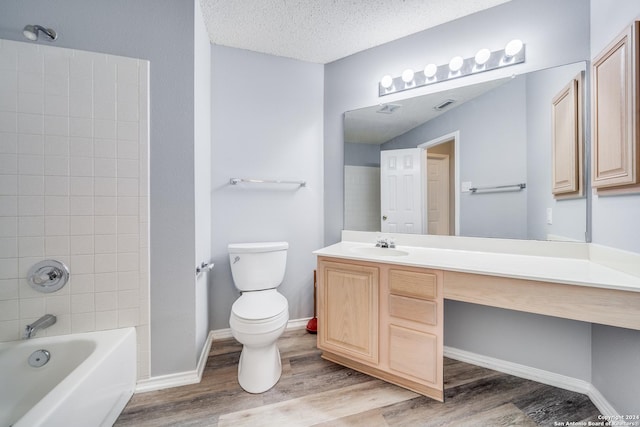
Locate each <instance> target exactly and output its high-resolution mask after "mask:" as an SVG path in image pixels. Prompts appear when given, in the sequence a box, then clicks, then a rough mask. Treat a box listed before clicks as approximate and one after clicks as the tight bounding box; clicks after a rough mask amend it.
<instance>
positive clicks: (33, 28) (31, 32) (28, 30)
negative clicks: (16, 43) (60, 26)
mask: <svg viewBox="0 0 640 427" xmlns="http://www.w3.org/2000/svg"><path fill="white" fill-rule="evenodd" d="M39 32H43V33H44V34H45V35H46V36H47V40H49V41H51V42H52V41H54V40H55V39H57V38H58V34H56V32H55V31H54V30H52V29H51V28H44V27H41V26H40V25H25V27H24V29H23V30H22V34H24V36H25V37H26V38H28V39H29V40H31V41H36V40H38V33H39Z"/></svg>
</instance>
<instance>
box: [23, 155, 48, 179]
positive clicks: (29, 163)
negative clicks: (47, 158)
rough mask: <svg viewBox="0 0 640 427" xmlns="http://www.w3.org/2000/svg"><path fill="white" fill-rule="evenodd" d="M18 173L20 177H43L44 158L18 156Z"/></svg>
mask: <svg viewBox="0 0 640 427" xmlns="http://www.w3.org/2000/svg"><path fill="white" fill-rule="evenodd" d="M18 173H19V174H20V175H43V174H44V157H43V156H32V155H28V154H19V155H18Z"/></svg>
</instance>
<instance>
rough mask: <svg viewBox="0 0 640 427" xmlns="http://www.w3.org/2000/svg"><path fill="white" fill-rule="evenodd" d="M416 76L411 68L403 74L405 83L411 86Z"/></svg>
mask: <svg viewBox="0 0 640 427" xmlns="http://www.w3.org/2000/svg"><path fill="white" fill-rule="evenodd" d="M415 75H416V73H415V72H414V71H413V70H412V69H411V68H407V69H406V70H404V71H403V72H402V81H403V82H405V83H406V84H409V83H411V82H413V77H414V76H415Z"/></svg>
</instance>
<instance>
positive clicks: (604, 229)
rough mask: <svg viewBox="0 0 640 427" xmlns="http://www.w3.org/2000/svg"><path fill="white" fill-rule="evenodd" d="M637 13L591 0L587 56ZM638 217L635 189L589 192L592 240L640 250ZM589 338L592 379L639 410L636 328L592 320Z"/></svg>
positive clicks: (622, 1) (639, 198)
mask: <svg viewBox="0 0 640 427" xmlns="http://www.w3.org/2000/svg"><path fill="white" fill-rule="evenodd" d="M613 4H615V7H613ZM637 18H640V2H638V1H637V0H615V1H613V0H608V1H606V0H591V58H593V57H595V56H596V55H597V54H598V53H599V52H600V51H601V50H602V49H603V48H604V47H605V46H606V45H607V44H608V43H609V41H610V40H611V39H613V38H614V37H615V36H616V35H618V34H619V33H620V32H621V31H622V30H623V29H624V27H625V26H627V25H629V24H631V22H632V21H633V20H634V19H637ZM639 217H640V195H638V194H635V195H628V196H608V197H594V200H593V224H592V227H593V241H594V243H599V244H602V245H607V246H613V247H617V248H621V249H625V250H628V251H632V252H640V239H638V236H640V223H638V218H639ZM592 341H593V346H592V352H593V356H592V358H593V384H594V385H595V387H596V388H597V389H598V390H599V391H600V392H601V393H602V394H604V395H605V397H607V398H608V399H609V401H610V402H611V403H612V404H613V405H614V407H615V408H616V410H617V411H618V412H619V413H620V414H640V398H638V396H640V331H631V330H627V329H619V328H609V327H606V326H600V325H593V336H592Z"/></svg>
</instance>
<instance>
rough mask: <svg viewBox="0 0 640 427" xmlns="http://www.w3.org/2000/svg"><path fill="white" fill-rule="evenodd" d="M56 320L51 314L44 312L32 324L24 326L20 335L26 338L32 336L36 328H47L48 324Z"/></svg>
mask: <svg viewBox="0 0 640 427" xmlns="http://www.w3.org/2000/svg"><path fill="white" fill-rule="evenodd" d="M56 320H58V319H57V318H56V316H54V315H53V314H45V315H44V316H42V317H41V318H39V319H38V320H36V321H35V322H33V323H32V324H30V325H27V326H26V327H25V328H24V334H23V335H22V338H23V339H25V340H28V339H29V338H32V337H34V336H35V335H36V332H37V331H38V330H40V329H45V328H48V327H49V326H51V325H53V324H54V323H56Z"/></svg>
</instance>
